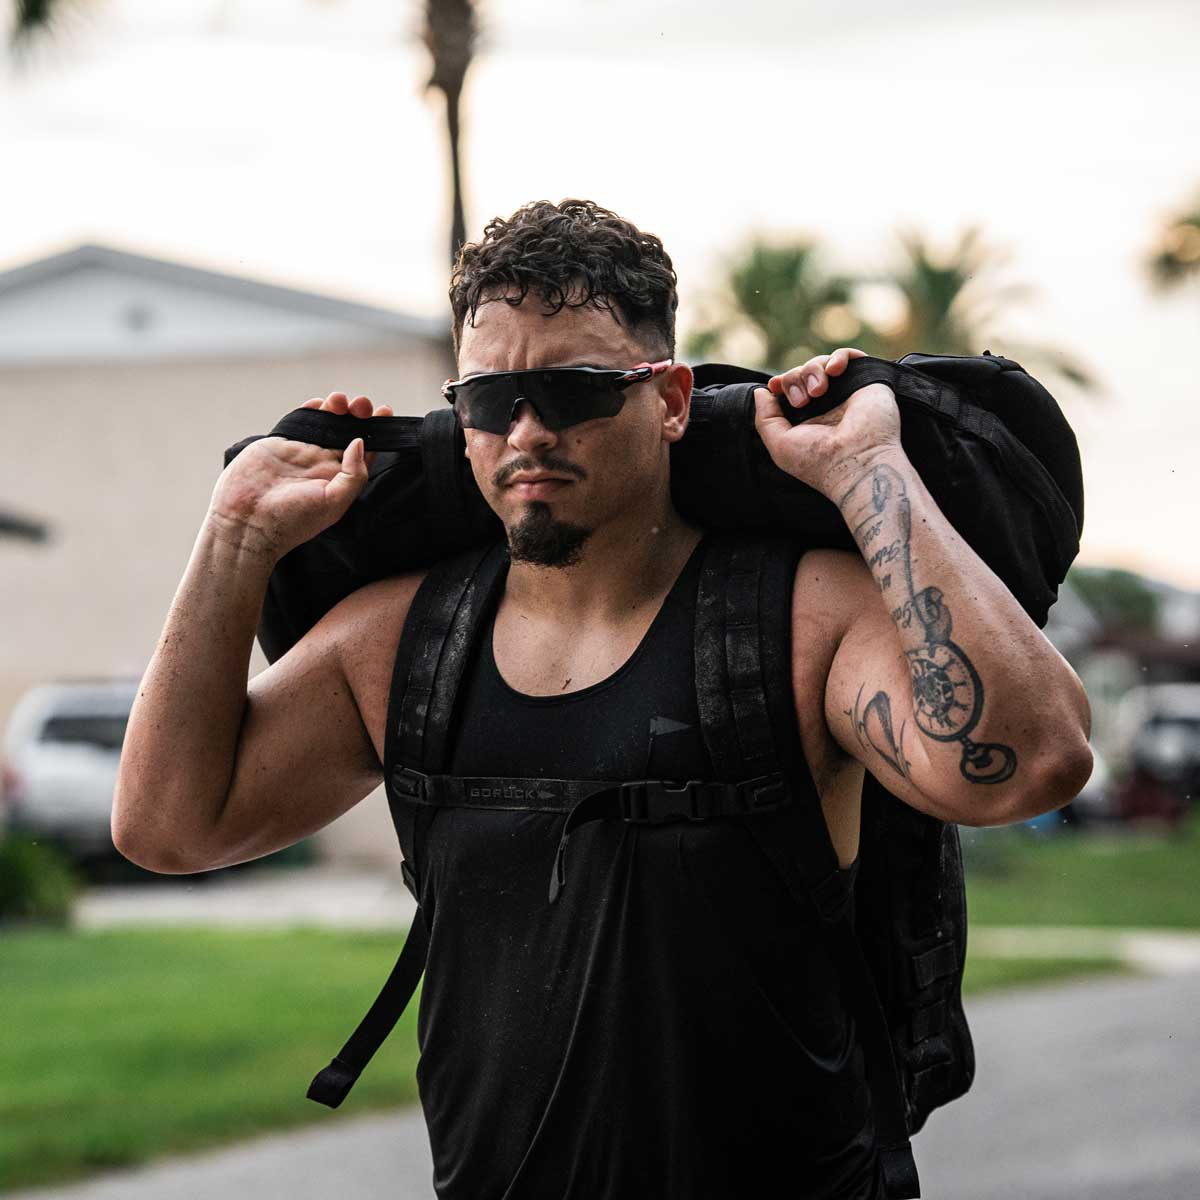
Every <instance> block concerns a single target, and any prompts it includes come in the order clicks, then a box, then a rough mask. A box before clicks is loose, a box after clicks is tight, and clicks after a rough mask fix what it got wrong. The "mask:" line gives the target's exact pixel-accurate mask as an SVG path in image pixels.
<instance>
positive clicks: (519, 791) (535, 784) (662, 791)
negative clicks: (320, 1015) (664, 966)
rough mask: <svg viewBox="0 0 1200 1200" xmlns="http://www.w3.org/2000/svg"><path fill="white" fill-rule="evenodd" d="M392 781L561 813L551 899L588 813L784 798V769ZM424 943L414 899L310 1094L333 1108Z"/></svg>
mask: <svg viewBox="0 0 1200 1200" xmlns="http://www.w3.org/2000/svg"><path fill="white" fill-rule="evenodd" d="M392 788H393V791H394V792H395V793H396V794H397V796H398V797H402V798H403V799H404V800H406V801H407V802H409V803H412V804H419V805H428V806H430V807H434V808H490V809H502V810H505V811H510V812H551V813H567V814H568V815H567V820H566V823H565V825H564V826H563V832H562V838H561V839H560V840H559V843H558V851H557V853H556V854H555V856H554V869H553V871H552V873H551V877H550V903H551V904H553V903H554V902H555V901H556V900H557V899H558V897H559V896H560V895H561V893H562V889H563V887H564V886H565V884H566V861H565V857H566V851H567V843H568V841H569V840H570V836H571V834H572V833H573V832H574V831H575V830H576V829H578V828H579V826H580V825H585V824H587V823H588V822H589V821H600V820H604V819H605V818H620V819H621V820H623V821H630V822H633V823H634V824H638V825H665V824H668V823H669V822H673V821H708V820H712V819H714V818H719V817H746V816H751V815H753V814H755V813H761V812H773V811H775V810H776V809H778V808H779V807H780V806H781V805H783V804H785V803H786V802H787V801H788V800H789V799H790V798H791V797H790V794H789V792H788V789H787V785H786V783H785V781H784V778H783V776H782V775H781V774H778V773H776V774H774V775H764V776H762V777H761V778H759V779H749V780H746V781H745V782H744V783H736V784H735V783H709V782H705V781H703V780H697V779H692V780H688V782H686V783H671V782H667V781H664V780H661V779H639V780H634V781H632V782H627V783H616V782H614V781H612V780H601V779H515V778H510V777H504V778H476V777H471V776H459V775H425V774H423V773H422V772H420V771H415V770H413V769H412V768H411V767H403V766H398V767H396V768H395V769H394V770H393V772H392ZM404 866H405V868H406V869H405V882H406V883H407V884H408V885H409V887H410V889H411V890H412V892H413V894H414V896H415V895H416V893H417V884H416V879H415V877H414V876H413V875H412V872H411V871H410V870H408V869H407V868H408V864H407V863H405V864H404ZM428 949H429V933H428V930H427V929H426V927H425V920H424V914H423V913H422V912H421V909H420V907H418V908H417V915H416V917H415V918H414V920H413V925H412V928H411V929H410V930H409V934H408V938H407V940H406V941H405V943H404V949H403V950H402V951H401V954H400V958H399V960H398V961H397V962H396V965H395V967H393V968H392V973H391V974H390V975H389V976H388V979H387V982H386V983H385V984H384V985H383V990H382V991H381V992H380V993H379V995H378V996H377V997H376V999H375V1003H374V1004H372V1005H371V1007H370V1009H369V1010H368V1012H367V1015H366V1016H365V1017H363V1019H362V1020H361V1021H360V1022H359V1024H358V1028H357V1029H355V1031H354V1032H353V1033H352V1034H351V1035H350V1037H349V1039H348V1040H347V1042H346V1044H345V1045H344V1046H343V1047H342V1048H341V1050H339V1051H338V1053H337V1055H336V1056H335V1057H334V1059H333V1061H332V1062H331V1063H330V1064H329V1065H328V1066H327V1067H324V1068H323V1069H322V1070H321V1071H320V1072H318V1074H317V1076H316V1078H315V1079H314V1080H313V1081H312V1084H311V1085H310V1086H309V1089H308V1098H309V1099H310V1100H315V1101H317V1103H318V1104H325V1105H328V1106H329V1107H330V1108H337V1107H338V1105H339V1104H341V1102H342V1101H343V1100H344V1099H345V1098H346V1096H347V1095H348V1094H349V1092H350V1089H351V1088H352V1087H353V1086H354V1084H355V1082H356V1080H357V1079H358V1077H359V1075H361V1074H362V1071H363V1068H364V1067H366V1065H367V1063H369V1062H370V1061H371V1059H372V1057H373V1056H374V1054H375V1052H376V1051H377V1050H378V1049H379V1047H380V1046H382V1045H383V1043H384V1041H386V1040H387V1037H388V1035H389V1034H390V1033H391V1032H392V1029H393V1028H394V1027H395V1025H396V1022H397V1021H398V1020H399V1019H400V1014H401V1013H402V1012H403V1011H404V1010H405V1009H406V1008H407V1007H408V1002H409V1001H410V1000H411V999H412V996H413V993H414V992H415V991H416V990H417V984H418V983H419V982H420V979H421V972H422V971H423V970H424V968H425V956H426V954H427V952H428Z"/></svg>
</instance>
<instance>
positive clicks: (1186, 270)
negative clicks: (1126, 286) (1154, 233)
mask: <svg viewBox="0 0 1200 1200" xmlns="http://www.w3.org/2000/svg"><path fill="white" fill-rule="evenodd" d="M1146 266H1147V268H1148V269H1149V271H1150V278H1151V281H1152V282H1153V283H1154V285H1155V286H1156V287H1157V288H1158V289H1159V290H1160V291H1167V290H1169V289H1170V288H1174V287H1177V286H1178V285H1179V284H1181V283H1184V282H1185V281H1187V280H1190V279H1195V278H1197V277H1198V276H1200V202H1198V203H1197V205H1196V207H1195V208H1193V209H1192V211H1191V212H1189V213H1184V214H1183V215H1182V216H1177V217H1174V218H1172V219H1171V220H1170V221H1168V222H1167V224H1166V225H1165V226H1164V227H1163V229H1162V231H1161V233H1160V235H1159V240H1158V245H1157V246H1156V247H1155V248H1154V250H1153V251H1152V253H1151V254H1150V257H1149V259H1148V261H1147V263H1146Z"/></svg>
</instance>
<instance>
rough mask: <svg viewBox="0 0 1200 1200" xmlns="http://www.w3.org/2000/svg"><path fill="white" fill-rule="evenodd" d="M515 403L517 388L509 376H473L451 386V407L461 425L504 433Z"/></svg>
mask: <svg viewBox="0 0 1200 1200" xmlns="http://www.w3.org/2000/svg"><path fill="white" fill-rule="evenodd" d="M516 403H517V389H516V388H515V387H513V384H512V379H511V376H510V377H508V378H505V377H503V376H499V377H497V378H494V379H487V378H484V379H473V380H471V381H470V382H469V383H460V384H459V385H458V386H457V387H456V388H455V389H454V409H455V411H456V412H457V413H458V420H459V423H460V424H461V425H462V427H463V428H464V429H482V430H484V431H485V432H486V433H507V432H508V427H509V425H510V424H511V423H512V412H513V408H514V407H515V406H516Z"/></svg>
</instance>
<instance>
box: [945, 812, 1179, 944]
mask: <svg viewBox="0 0 1200 1200" xmlns="http://www.w3.org/2000/svg"><path fill="white" fill-rule="evenodd" d="M962 835H963V844H964V851H965V855H966V863H967V904H968V911H969V913H970V920H971V923H972V924H973V925H977V924H978V925H1093V926H1103V927H1106V928H1117V927H1153V928H1161V929H1200V887H1198V886H1197V880H1200V821H1197V820H1192V821H1191V822H1190V823H1189V824H1187V825H1185V826H1184V827H1183V828H1182V829H1180V830H1179V831H1177V832H1176V833H1173V834H1163V833H1153V832H1143V833H1137V832H1128V831H1125V832H1120V833H1117V832H1114V833H1108V834H1095V833H1089V834H1086V835H1082V834H1079V833H1075V832H1073V831H1070V830H1067V831H1064V832H1062V833H1057V834H1053V835H1050V836H1047V835H1045V834H1034V833H1031V832H1030V831H1028V830H1026V829H1024V828H1009V829H982V830H967V829H964V830H963V831H962Z"/></svg>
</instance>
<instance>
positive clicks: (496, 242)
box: [450, 200, 679, 358]
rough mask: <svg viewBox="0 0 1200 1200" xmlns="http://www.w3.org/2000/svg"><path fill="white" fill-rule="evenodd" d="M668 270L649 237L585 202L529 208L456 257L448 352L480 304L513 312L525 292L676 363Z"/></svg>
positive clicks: (674, 301)
mask: <svg viewBox="0 0 1200 1200" xmlns="http://www.w3.org/2000/svg"><path fill="white" fill-rule="evenodd" d="M676 282H677V281H676V277H675V269H674V268H673V267H672V266H671V259H670V257H669V256H668V255H667V252H666V251H665V250H664V249H663V244H662V242H661V241H660V240H659V239H658V238H657V237H655V236H654V235H653V234H652V233H643V232H642V231H641V230H640V229H638V228H637V227H636V226H635V225H632V224H631V223H630V222H629V221H626V220H623V219H622V218H621V217H618V216H617V214H616V213H613V212H610V211H609V210H608V209H606V208H601V207H600V206H599V205H598V204H594V203H593V202H592V201H591V200H563V201H562V202H561V203H559V204H551V203H550V201H548V200H536V201H534V202H533V203H532V204H526V205H524V206H522V207H521V208H519V209H517V211H516V212H515V213H513V215H512V216H511V217H509V218H508V219H507V220H506V219H505V218H503V217H495V218H493V219H492V220H491V221H489V222H488V224H487V226H486V228H485V229H484V231H483V237H482V238H481V239H480V240H479V241H478V242H468V243H467V244H466V245H465V246H463V248H462V250H461V251H460V252H459V256H458V261H457V262H456V263H455V265H454V272H453V274H452V275H451V277H450V308H451V310H452V312H453V314H454V346H455V349H456V350H457V349H458V346H459V342H460V340H461V338H462V330H463V324H464V322H465V321H466V320H467V318H468V317H469V318H470V319H471V320H472V321H474V319H475V314H476V313H477V312H478V310H479V306H480V305H481V304H485V303H487V302H489V301H492V300H500V299H502V300H504V302H505V303H506V304H511V305H512V306H513V307H514V308H515V307H516V306H518V305H519V304H521V302H522V301H523V300H524V299H525V297H526V296H527V295H528V294H529V293H530V292H531V291H532V292H534V293H535V294H536V295H538V296H540V297H541V300H542V302H543V304H545V306H546V307H547V308H548V309H549V310H550V311H551V312H559V311H561V310H562V309H563V308H581V307H583V306H584V305H585V304H592V305H594V306H595V307H597V308H600V309H605V310H607V311H610V312H612V311H613V310H614V309H615V310H616V311H615V314H614V315H616V316H617V317H618V319H619V320H620V322H621V323H622V324H624V325H625V326H626V327H627V328H629V329H631V330H637V331H639V332H642V331H645V332H649V333H650V334H652V335H653V338H654V341H655V342H660V341H661V343H662V346H661V349H662V350H663V351H664V352H665V356H666V357H668V358H673V357H674V356H675V309H676V308H677V307H678V304H679V296H678V294H677V292H676Z"/></svg>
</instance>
